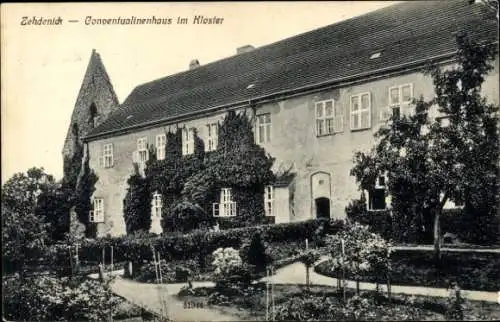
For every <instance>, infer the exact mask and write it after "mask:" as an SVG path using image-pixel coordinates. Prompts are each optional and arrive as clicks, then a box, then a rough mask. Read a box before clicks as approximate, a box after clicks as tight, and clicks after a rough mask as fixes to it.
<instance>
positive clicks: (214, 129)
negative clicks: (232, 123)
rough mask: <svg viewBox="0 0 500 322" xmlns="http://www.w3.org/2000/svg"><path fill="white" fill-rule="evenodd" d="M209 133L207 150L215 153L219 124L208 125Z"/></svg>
mask: <svg viewBox="0 0 500 322" xmlns="http://www.w3.org/2000/svg"><path fill="white" fill-rule="evenodd" d="M207 131H208V140H207V145H206V147H205V150H206V151H215V150H217V143H218V137H219V124H217V123H212V124H207Z"/></svg>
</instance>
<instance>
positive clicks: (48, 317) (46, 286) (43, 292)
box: [3, 276, 122, 321]
mask: <svg viewBox="0 0 500 322" xmlns="http://www.w3.org/2000/svg"><path fill="white" fill-rule="evenodd" d="M3 288H4V291H5V292H4V296H5V297H4V316H5V317H6V318H7V319H10V320H25V321H34V320H37V321H56V320H57V321H81V320H92V321H103V320H108V319H109V316H110V314H113V312H114V308H115V307H116V306H117V305H118V304H119V303H120V302H121V301H122V300H121V299H120V298H118V297H116V296H114V295H113V293H112V292H111V290H110V289H109V286H108V284H104V285H103V284H101V283H99V282H97V281H92V280H86V281H83V282H82V281H71V280H69V279H65V278H62V279H61V278H54V277H48V276H38V277H34V278H29V279H25V280H23V281H21V280H16V279H5V278H4V279H3Z"/></svg>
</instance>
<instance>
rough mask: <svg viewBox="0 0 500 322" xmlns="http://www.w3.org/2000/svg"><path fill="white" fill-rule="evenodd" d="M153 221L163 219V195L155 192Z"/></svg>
mask: <svg viewBox="0 0 500 322" xmlns="http://www.w3.org/2000/svg"><path fill="white" fill-rule="evenodd" d="M151 202H152V205H151V219H160V218H161V208H162V206H163V201H162V199H161V194H159V193H158V192H155V193H154V194H153V200H152V201H151Z"/></svg>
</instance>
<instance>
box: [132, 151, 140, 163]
mask: <svg viewBox="0 0 500 322" xmlns="http://www.w3.org/2000/svg"><path fill="white" fill-rule="evenodd" d="M132 162H133V163H139V152H138V151H134V152H132Z"/></svg>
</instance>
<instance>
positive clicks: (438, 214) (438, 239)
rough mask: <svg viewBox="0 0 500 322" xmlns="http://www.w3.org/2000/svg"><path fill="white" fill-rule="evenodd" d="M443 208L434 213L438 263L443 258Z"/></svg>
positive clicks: (435, 247) (435, 256) (435, 249)
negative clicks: (441, 218) (441, 219)
mask: <svg viewBox="0 0 500 322" xmlns="http://www.w3.org/2000/svg"><path fill="white" fill-rule="evenodd" d="M440 217H441V209H436V210H435V213H434V259H435V260H436V263H438V262H439V261H440V260H441V224H440Z"/></svg>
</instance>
